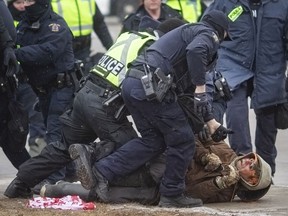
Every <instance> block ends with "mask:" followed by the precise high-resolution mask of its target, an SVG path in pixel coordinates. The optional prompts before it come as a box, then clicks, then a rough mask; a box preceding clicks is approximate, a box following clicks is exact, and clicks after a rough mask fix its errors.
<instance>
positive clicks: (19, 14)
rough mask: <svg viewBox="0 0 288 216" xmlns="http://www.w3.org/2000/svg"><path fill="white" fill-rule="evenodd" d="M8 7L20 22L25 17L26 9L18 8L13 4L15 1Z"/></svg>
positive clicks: (14, 17)
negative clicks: (20, 9)
mask: <svg viewBox="0 0 288 216" xmlns="http://www.w3.org/2000/svg"><path fill="white" fill-rule="evenodd" d="M8 8H9V11H10V13H11V15H12V17H13V19H14V20H16V21H18V22H19V21H20V20H21V19H22V18H23V15H24V13H25V11H19V10H17V9H16V8H15V7H14V5H13V1H12V2H11V3H10V2H9V3H8Z"/></svg>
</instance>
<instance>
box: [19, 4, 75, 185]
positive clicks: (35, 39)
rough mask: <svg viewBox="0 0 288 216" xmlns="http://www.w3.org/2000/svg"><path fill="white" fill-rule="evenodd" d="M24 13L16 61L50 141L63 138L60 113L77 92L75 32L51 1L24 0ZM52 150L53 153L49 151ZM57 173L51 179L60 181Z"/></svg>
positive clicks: (60, 175) (69, 103)
mask: <svg viewBox="0 0 288 216" xmlns="http://www.w3.org/2000/svg"><path fill="white" fill-rule="evenodd" d="M25 10H26V13H25V16H24V17H23V19H22V21H21V22H20V23H19V25H18V26H17V45H19V46H20V48H18V49H16V50H15V54H16V57H17V60H18V61H19V62H20V64H21V67H22V69H23V71H24V72H25V73H26V74H27V77H28V79H29V83H30V84H31V86H32V88H33V89H34V91H35V93H36V94H37V96H38V98H39V109H40V110H41V112H42V114H43V117H44V122H45V125H46V128H47V134H46V138H47V143H48V144H51V145H58V144H59V143H57V142H56V141H60V140H61V123H60V120H59V116H60V115H61V114H63V113H64V111H66V110H67V109H68V108H70V107H71V103H72V99H73V95H74V91H75V88H74V84H75V83H76V80H75V79H76V78H75V79H74V78H73V77H75V76H73V73H74V55H73V48H72V33H71V31H70V29H69V27H68V26H67V24H66V22H65V21H64V19H63V18H62V17H60V16H59V15H57V14H56V13H55V12H53V11H52V9H51V5H50V0H35V1H34V0H31V1H25ZM50 153H51V152H50ZM63 177H64V173H57V174H55V175H53V177H51V179H50V180H51V181H52V183H53V181H58V180H60V179H62V178H63Z"/></svg>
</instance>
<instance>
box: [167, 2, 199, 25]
mask: <svg viewBox="0 0 288 216" xmlns="http://www.w3.org/2000/svg"><path fill="white" fill-rule="evenodd" d="M166 4H167V5H169V6H170V7H172V8H173V9H176V10H179V11H180V12H181V14H182V16H183V17H184V19H185V20H187V21H188V22H190V23H195V22H197V21H198V18H199V17H200V16H201V14H202V7H201V0H167V1H166Z"/></svg>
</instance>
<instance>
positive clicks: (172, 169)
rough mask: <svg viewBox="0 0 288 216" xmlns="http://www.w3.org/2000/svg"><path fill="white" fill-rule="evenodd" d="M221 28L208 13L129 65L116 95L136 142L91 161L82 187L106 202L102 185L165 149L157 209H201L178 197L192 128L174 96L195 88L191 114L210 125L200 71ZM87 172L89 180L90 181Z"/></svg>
mask: <svg viewBox="0 0 288 216" xmlns="http://www.w3.org/2000/svg"><path fill="white" fill-rule="evenodd" d="M227 29H228V20H227V18H226V17H225V15H224V14H223V13H222V12H219V11H212V12H211V13H209V14H207V15H206V17H205V19H204V18H203V22H202V23H199V24H187V25H183V26H181V27H179V28H177V29H175V30H172V31H171V32H169V33H167V34H166V35H164V36H163V37H161V38H160V39H159V40H157V41H156V42H155V43H154V44H152V45H151V46H150V47H149V48H148V49H147V51H146V52H144V53H143V54H141V55H140V56H139V57H138V58H137V59H136V60H135V61H134V62H133V63H132V66H131V68H130V69H129V71H128V74H127V77H126V78H125V79H124V81H123V85H122V96H123V99H124V101H125V104H126V106H127V108H128V110H129V112H130V113H131V115H132V117H133V119H134V122H135V124H136V127H137V129H138V130H139V132H140V133H141V136H142V137H141V138H136V139H133V140H131V141H129V142H128V143H126V144H125V145H123V146H122V147H120V148H119V149H117V151H115V152H114V153H113V154H111V155H109V156H107V157H105V158H103V159H102V160H100V161H99V162H96V163H95V164H94V166H93V167H92V170H90V169H89V168H87V169H86V170H85V169H82V175H85V174H87V176H89V178H86V180H85V181H81V183H82V185H83V186H84V187H86V186H88V185H90V186H91V187H90V188H92V187H94V186H95V191H96V193H97V195H98V197H99V198H100V199H101V200H102V201H103V202H106V201H107V199H108V198H107V192H108V185H107V184H108V181H112V180H113V179H114V178H116V177H119V176H125V175H126V174H128V173H130V172H132V171H134V170H136V169H138V168H139V167H140V166H142V165H143V164H144V163H146V162H147V161H149V160H150V159H152V158H154V157H156V156H157V155H159V154H161V153H162V152H164V151H165V150H166V154H167V158H166V170H165V173H164V176H163V178H162V182H161V185H160V193H161V198H160V203H159V205H160V206H163V207H165V206H166V207H196V206H201V205H202V201H201V200H200V199H194V198H191V197H186V196H185V195H184V194H183V193H184V190H185V182H184V177H185V173H186V170H187V167H188V164H189V162H190V160H191V159H192V157H193V153H194V146H195V144H194V135H193V131H192V128H191V126H190V125H189V123H188V120H187V118H186V116H185V114H184V112H183V110H182V109H181V107H180V106H179V104H178V103H177V100H176V98H175V94H174V91H175V92H176V93H178V92H179V93H181V92H185V90H186V89H187V87H190V86H191V85H194V86H196V87H195V93H194V98H195V102H194V103H195V108H196V110H197V111H198V112H199V114H201V115H202V117H203V119H204V121H205V122H207V123H209V122H211V121H215V120H214V119H213V115H212V111H211V106H210V104H209V103H208V100H207V95H206V92H205V72H206V71H208V70H209V69H211V67H213V62H214V61H215V60H216V56H217V49H218V47H219V43H220V42H221V41H222V40H223V39H224V38H225V36H226V31H227ZM161 71H162V73H161ZM149 76H152V78H149ZM172 76H173V77H174V81H173V82H174V83H175V85H176V90H173V91H172V89H171V87H170V88H169V85H171V84H172V83H171V77H172ZM151 80H152V81H151ZM153 80H155V83H153ZM156 83H157V84H156ZM164 84H165V85H164ZM157 85H159V86H158V87H159V88H158V87H157ZM160 85H161V86H160ZM153 86H154V87H153ZM167 86H168V88H167ZM160 87H161V88H160ZM163 91H164V93H165V94H164V96H163ZM165 91H166V92H165ZM210 131H211V132H212V134H214V133H218V132H219V131H220V134H222V132H224V133H223V134H225V133H226V132H227V131H226V129H225V128H224V127H223V126H220V124H219V123H215V124H213V125H211V126H210ZM226 135H227V134H226ZM225 137H226V136H223V137H221V138H225ZM83 161H84V160H83ZM83 164H84V163H83ZM82 167H83V166H82ZM85 171H86V172H85ZM91 173H93V174H94V175H92V176H91ZM82 179H84V177H83V178H82ZM89 181H90V182H89ZM83 183H84V184H83ZM86 189H89V187H86Z"/></svg>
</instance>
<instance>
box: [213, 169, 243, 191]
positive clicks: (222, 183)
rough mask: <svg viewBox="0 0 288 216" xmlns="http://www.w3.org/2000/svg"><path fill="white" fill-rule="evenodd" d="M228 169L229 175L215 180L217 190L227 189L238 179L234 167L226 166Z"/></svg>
mask: <svg viewBox="0 0 288 216" xmlns="http://www.w3.org/2000/svg"><path fill="white" fill-rule="evenodd" d="M228 168H229V170H230V172H229V175H225V176H217V177H216V178H215V184H216V185H217V187H218V188H219V189H225V188H228V187H230V186H231V185H233V184H236V183H237V182H238V181H239V179H240V175H239V172H238V170H237V169H236V168H235V167H234V166H232V165H228Z"/></svg>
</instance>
